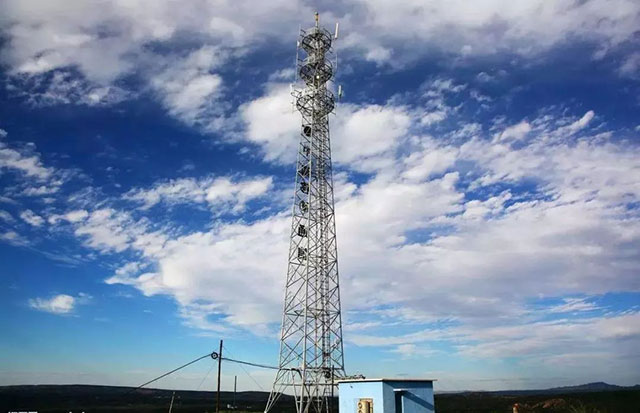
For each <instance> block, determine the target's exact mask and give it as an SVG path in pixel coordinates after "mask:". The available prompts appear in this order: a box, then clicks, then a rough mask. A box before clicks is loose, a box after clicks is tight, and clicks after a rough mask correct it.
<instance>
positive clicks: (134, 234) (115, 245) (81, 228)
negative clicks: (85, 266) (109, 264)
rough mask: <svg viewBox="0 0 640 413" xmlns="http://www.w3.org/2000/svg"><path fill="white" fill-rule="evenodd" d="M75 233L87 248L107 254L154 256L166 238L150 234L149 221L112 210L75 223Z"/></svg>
mask: <svg viewBox="0 0 640 413" xmlns="http://www.w3.org/2000/svg"><path fill="white" fill-rule="evenodd" d="M74 232H75V234H76V235H77V236H78V237H80V238H82V239H83V240H84V242H85V243H86V245H87V246H89V247H91V248H94V249H97V250H99V251H102V252H105V253H107V252H122V251H124V250H127V249H129V248H135V249H137V250H139V251H141V252H142V253H143V254H146V255H153V254H155V253H156V251H157V250H158V249H159V248H161V246H162V245H163V244H164V242H165V241H166V235H164V234H162V233H161V232H158V231H151V230H149V228H148V223H147V221H145V220H135V219H134V218H133V217H132V216H131V215H130V214H129V213H126V212H122V211H116V210H114V209H111V208H102V209H98V210H95V211H93V212H91V213H90V214H89V215H88V217H87V218H86V219H84V220H80V221H78V222H77V223H76V226H75V231H74Z"/></svg>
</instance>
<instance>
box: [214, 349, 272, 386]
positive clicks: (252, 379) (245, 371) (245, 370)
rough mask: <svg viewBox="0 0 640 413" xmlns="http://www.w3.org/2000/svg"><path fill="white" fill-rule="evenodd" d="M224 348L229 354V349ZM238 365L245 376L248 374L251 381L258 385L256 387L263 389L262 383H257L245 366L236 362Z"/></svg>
mask: <svg viewBox="0 0 640 413" xmlns="http://www.w3.org/2000/svg"><path fill="white" fill-rule="evenodd" d="M223 347H224V345H223ZM224 350H225V351H226V352H227V353H229V354H231V352H230V351H229V349H227V348H226V347H224ZM231 355H233V354H231ZM238 365H239V366H240V368H241V369H242V371H244V373H245V374H246V375H247V376H249V378H250V379H251V381H253V382H254V383H255V384H256V386H258V387H259V388H260V390H264V387H262V385H261V384H260V383H258V381H257V380H256V379H254V378H253V376H252V375H251V374H249V372H248V371H247V369H245V368H244V366H243V365H242V364H238Z"/></svg>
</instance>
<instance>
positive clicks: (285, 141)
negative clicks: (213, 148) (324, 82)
mask: <svg viewBox="0 0 640 413" xmlns="http://www.w3.org/2000/svg"><path fill="white" fill-rule="evenodd" d="M292 102H293V98H292V97H291V91H290V88H289V86H288V85H284V84H269V85H267V90H266V93H265V95H264V96H262V97H259V98H257V99H254V100H252V101H251V102H248V103H247V104H245V105H243V106H242V107H241V108H240V113H241V117H242V120H243V121H244V123H245V125H246V136H245V137H246V139H247V140H248V141H249V142H252V143H255V144H257V145H258V146H259V147H261V148H262V151H263V153H264V159H265V160H267V161H276V162H292V161H293V160H294V159H295V156H296V153H297V145H298V139H299V133H300V115H299V114H298V113H297V112H295V111H294V110H293V106H292ZM407 111H408V110H407V108H404V107H401V106H393V105H387V106H381V105H353V104H343V105H339V106H338V108H337V109H336V116H335V117H332V118H331V119H330V122H331V124H332V126H331V127H332V134H331V143H332V153H333V158H334V160H335V162H337V163H339V164H340V163H342V164H349V165H350V166H351V167H353V168H354V169H362V170H365V171H369V170H372V169H377V168H379V167H381V163H382V164H383V163H384V157H385V155H388V154H389V153H390V152H392V151H393V150H394V149H395V148H396V146H397V144H398V140H399V139H400V138H401V137H403V136H404V135H405V134H406V132H407V130H408V128H409V125H410V116H409V115H408V113H407Z"/></svg>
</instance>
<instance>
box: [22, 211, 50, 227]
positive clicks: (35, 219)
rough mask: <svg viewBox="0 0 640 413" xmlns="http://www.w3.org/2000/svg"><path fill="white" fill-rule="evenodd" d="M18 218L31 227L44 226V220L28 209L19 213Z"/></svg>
mask: <svg viewBox="0 0 640 413" xmlns="http://www.w3.org/2000/svg"><path fill="white" fill-rule="evenodd" d="M20 218H22V220H23V221H24V222H26V223H27V224H29V225H31V226H34V227H39V226H40V225H42V224H44V218H42V217H41V216H40V215H38V214H36V213H34V212H33V211H32V210H30V209H27V210H25V211H22V212H21V213H20Z"/></svg>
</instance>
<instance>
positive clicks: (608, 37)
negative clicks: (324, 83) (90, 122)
mask: <svg viewBox="0 0 640 413" xmlns="http://www.w3.org/2000/svg"><path fill="white" fill-rule="evenodd" d="M327 7H328V8H330V10H322V9H321V10H320V12H321V15H322V17H321V18H322V21H323V22H326V24H327V25H329V26H332V24H333V22H335V21H337V20H340V21H342V23H343V27H345V30H343V36H342V38H341V39H340V46H339V47H340V49H341V50H342V55H341V56H344V58H345V59H347V61H349V60H352V59H364V60H370V61H374V62H376V63H378V64H385V63H386V64H391V65H395V66H402V65H403V64H404V63H405V62H407V61H408V60H413V59H419V58H422V57H423V56H424V55H425V54H429V53H432V52H433V51H434V50H442V51H445V52H447V54H450V55H451V54H452V55H454V56H469V55H495V54H499V53H503V52H506V53H507V54H509V53H515V54H518V55H522V56H526V57H533V56H537V55H538V54H540V53H542V52H545V51H547V50H549V49H551V48H553V47H555V46H556V45H564V44H567V43H572V42H575V41H586V42H590V43H594V44H596V45H597V46H598V47H599V48H600V49H599V50H600V52H601V53H600V54H602V55H603V54H606V51H607V50H608V49H611V48H615V47H616V46H617V45H619V44H622V43H624V42H625V41H633V39H634V37H633V36H634V34H635V33H636V31H637V27H638V25H639V24H638V23H639V20H638V19H639V18H638V15H639V13H638V11H639V10H640V6H639V5H638V4H637V2H635V1H633V0H615V1H613V3H611V2H610V1H607V0H591V1H587V2H580V3H575V2H572V1H570V0H562V1H559V2H554V3H552V4H550V3H549V2H545V1H544V0H533V1H531V2H527V3H517V4H514V3H513V2H510V1H507V0H485V1H478V2H473V3H469V2H465V1H463V0H455V1H453V2H448V3H447V4H440V3H435V4H429V5H425V4H423V3H421V2H414V1H409V2H402V3H398V2H392V1H389V0H374V1H370V2H362V1H360V0H351V1H348V2H346V3H343V4H340V5H336V4H333V5H331V6H327ZM3 11H4V13H3V15H4V16H6V17H5V18H4V19H3V20H2V21H1V22H0V24H1V25H2V26H1V28H2V31H3V34H4V36H5V37H6V38H7V41H6V42H5V43H4V45H3V60H4V62H5V64H6V66H7V67H8V68H9V70H10V72H11V73H12V74H14V75H15V76H14V80H15V79H17V78H20V77H25V76H26V77H27V78H29V79H30V80H33V79H35V80H36V81H38V82H41V86H43V90H44V92H39V91H38V92H36V90H37V89H34V88H30V87H29V86H28V82H27V84H21V83H20V82H17V84H16V87H17V88H18V89H25V88H26V89H27V90H28V91H29V93H30V94H32V95H34V96H33V99H35V100H38V101H39V102H41V103H42V104H57V103H77V104H85V105H90V106H94V105H108V104H113V103H117V102H119V101H121V100H123V99H128V98H131V97H135V96H136V94H133V93H130V92H128V91H125V90H123V89H122V88H121V86H120V84H121V83H122V79H124V78H126V77H127V76H129V75H132V74H134V75H137V76H139V78H140V79H141V80H142V81H143V83H146V84H148V86H150V87H151V88H152V89H153V90H155V92H156V93H157V96H158V98H159V100H160V101H161V102H162V103H163V104H164V105H165V107H166V108H167V110H168V111H169V112H170V113H171V114H173V115H174V116H176V117H178V118H179V119H181V120H183V121H185V122H187V123H189V124H198V125H201V126H204V127H205V129H208V130H214V129H218V127H220V126H221V125H222V122H223V118H224V116H223V111H224V100H222V99H219V97H220V95H221V93H222V92H223V90H222V85H223V84H224V83H225V82H224V81H223V79H222V77H221V74H220V73H217V71H218V72H219V70H218V69H219V68H220V65H221V64H224V63H231V64H233V62H234V59H237V57H239V56H241V55H243V54H246V53H250V52H251V51H254V50H255V49H256V48H258V47H262V46H264V44H265V43H264V41H265V39H270V40H269V41H271V42H272V43H271V44H272V45H273V47H275V48H280V47H282V46H283V45H284V44H288V41H284V40H283V41H282V42H278V41H277V39H286V36H284V37H283V35H282V33H283V32H282V28H283V27H284V28H290V29H291V31H290V32H289V33H290V36H291V37H289V39H293V37H294V36H295V29H294V28H295V27H297V25H298V23H300V22H301V16H312V15H313V11H314V10H313V9H312V8H311V7H309V6H307V5H306V4H305V3H304V2H300V1H293V2H290V1H285V0H277V1H275V2H269V3H264V4H262V3H261V4H256V3H255V2H233V4H232V3H228V4H227V3H224V4H218V3H215V4H213V3H211V2H209V1H206V0H195V1H192V2H189V3H188V4H185V5H183V6H182V7H180V10H176V7H175V4H174V2H172V1H168V0H163V1H150V0H139V1H135V2H124V3H123V2H121V1H117V0H111V1H105V2H101V3H100V5H99V6H95V5H87V4H85V3H83V2H81V1H77V0H72V1H42V0H28V1H24V0H7V1H5V2H4V3H3ZM308 19H309V22H308V23H309V24H311V21H310V20H311V18H310V17H309V18H308ZM285 31H286V30H285ZM274 39H275V43H273V41H274ZM572 44H573V43H572ZM176 50H190V51H191V53H190V54H189V55H187V56H185V55H184V54H183V53H180V52H176ZM636 60H637V59H635V54H631V55H630V56H628V57H627V58H626V60H625V62H624V63H623V65H622V66H621V69H620V70H621V72H622V73H630V72H633V71H634V68H635V67H636V66H637V65H636V64H635V63H634V62H636ZM52 71H54V72H55V73H54V75H53V76H49V75H51V72H52ZM71 73H78V74H79V75H80V78H79V79H73V78H71V77H70V74H71ZM278 79H281V77H280V78H278ZM147 82H148V83H147ZM31 92H34V93H35V94H34V93H31ZM36 95H37V98H36ZM477 96H479V95H477ZM442 116H443V115H442V114H434V115H432V116H431V117H426V118H425V122H427V123H429V122H431V123H433V122H434V121H437V120H438V119H440V118H441V117H442ZM253 139H254V140H259V139H260V138H259V137H257V136H254V138H253ZM269 153H271V151H270V152H269ZM282 153H288V152H286V151H284V152H282Z"/></svg>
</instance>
